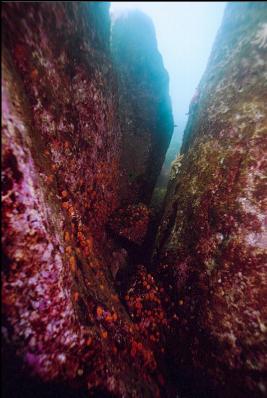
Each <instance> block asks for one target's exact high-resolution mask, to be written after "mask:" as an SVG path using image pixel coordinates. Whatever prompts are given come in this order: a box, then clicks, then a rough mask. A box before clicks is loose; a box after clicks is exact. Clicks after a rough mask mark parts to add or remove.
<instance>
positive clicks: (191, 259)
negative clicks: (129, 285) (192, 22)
mask: <svg viewBox="0 0 267 398" xmlns="http://www.w3.org/2000/svg"><path fill="white" fill-rule="evenodd" d="M266 21H267V6H266V3H259V2H255V3H230V4H229V5H227V7H226V11H225V15H224V19H223V23H222V26H221V29H220V30H219V33H218V35H217V38H216V42H215V44H214V47H213V51H212V54H211V56H210V59H209V63H208V67H207V69H206V71H205V74H204V76H203V78H202V80H201V82H200V85H199V94H198V98H197V99H196V100H195V101H194V104H193V105H192V107H191V109H190V116H189V121H188V125H187V128H186V131H185V135H184V142H183V147H182V154H183V156H182V158H181V162H180V163H181V164H180V165H179V168H178V169H177V170H176V178H175V179H174V180H171V181H170V183H169V188H168V194H167V199H166V207H165V214H164V217H163V219H162V222H161V226H160V230H159V233H158V237H157V248H156V256H155V258H156V263H157V272H158V278H160V279H161V281H162V282H163V283H164V284H165V286H166V287H167V289H168V291H169V293H170V295H171V297H172V300H173V302H176V303H177V305H175V306H174V307H173V311H171V313H170V316H173V317H176V319H178V321H177V326H176V329H175V331H174V333H173V340H172V343H171V351H170V355H171V357H172V358H173V361H174V363H175V364H176V367H177V372H178V373H179V371H180V372H182V371H184V372H185V373H184V375H188V374H190V377H193V380H194V378H195V380H196V382H195V385H197V386H198V388H199V390H200V389H201V388H200V386H201V383H202V382H203V381H204V383H203V384H204V385H205V391H206V393H205V394H203V395H201V394H200V391H198V392H196V393H195V395H194V394H193V396H199V395H198V394H200V396H203V397H204V396H205V397H206V396H208V391H210V393H213V394H215V396H216V397H263V396H266V395H267V380H266V374H267V355H266V353H267V336H266V333H267V296H266V288H267V281H266V275H267V269H266V259H267V253H266V248H267V232H266V224H267V214H266V210H267V203H266V193H267V192H266V166H267V163H266V162H267V159H266V154H267V115H266V92H267V79H266V77H267V76H266V61H267V59H266V48H267V42H266ZM264 32H265V33H264ZM188 369H190V371H189V370H188ZM180 374H181V373H180ZM191 380H192V379H191ZM192 384H193V383H192ZM208 389H209V390H208ZM212 396H213V395H212Z"/></svg>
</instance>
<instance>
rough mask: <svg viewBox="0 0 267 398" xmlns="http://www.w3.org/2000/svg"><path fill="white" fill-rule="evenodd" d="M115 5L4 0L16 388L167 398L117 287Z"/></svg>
mask: <svg viewBox="0 0 267 398" xmlns="http://www.w3.org/2000/svg"><path fill="white" fill-rule="evenodd" d="M108 13H109V7H108V5H107V4H106V3H105V2H100V3H97V2H85V3H83V2H70V3H69V2H52V3H46V2H39V3H19V2H17V3H16V2H15V3H5V4H4V5H3V10H2V22H3V57H2V72H3V74H2V88H3V99H2V107H3V120H2V140H3V148H2V164H3V180H2V189H3V192H2V193H3V196H2V206H3V208H2V216H3V224H2V225H3V241H2V242H3V249H4V254H3V271H2V304H3V307H2V309H3V324H2V325H3V328H2V331H3V335H4V352H3V361H4V367H5V376H4V383H5V386H4V387H5V393H6V395H8V396H12V397H21V396H27V397H28V398H29V397H31V396H36V395H38V396H40V395H43V396H45V397H48V396H53V397H54V396H75V397H77V394H85V392H84V391H86V390H88V391H89V394H91V395H93V396H101V397H104V396H113V395H115V396H123V397H140V396H147V397H157V396H159V391H160V383H159V381H158V375H159V372H158V370H157V369H156V361H155V358H154V354H153V351H152V349H151V348H150V345H149V344H148V343H147V342H146V341H145V340H144V338H143V337H142V335H141V333H140V332H139V331H138V328H136V327H135V325H134V322H133V321H132V320H131V318H130V316H129V314H128V312H127V311H126V309H125V307H124V306H123V305H122V304H121V302H120V298H119V296H118V294H117V292H116V289H115V283H114V279H113V278H112V275H114V272H113V269H114V264H113V262H115V261H117V260H116V259H115V257H116V253H117V254H118V253H119V254H120V247H118V245H117V244H116V243H115V242H114V240H112V239H111V238H110V237H109V235H108V233H107V230H106V227H105V226H106V223H107V221H108V219H109V216H110V214H111V213H112V212H113V211H114V209H116V208H117V207H118V206H119V203H120V201H119V196H118V189H119V175H120V147H121V133H120V128H119V124H118V118H117V109H118V97H117V85H116V77H115V74H114V70H113V68H112V65H111V57H110V53H109V14H108ZM114 253H115V254H114ZM119 254H118V255H117V257H119ZM122 254H123V255H121V257H123V258H122V260H121V261H124V257H125V256H124V253H122ZM118 261H119V260H118ZM133 347H135V349H134V351H133V352H132V348H133ZM131 353H132V354H131ZM133 355H134V360H133ZM22 369H24V370H22ZM43 382H45V383H46V384H42V383H43ZM48 386H49V388H48ZM64 386H65V387H64ZM64 388H65V389H64ZM62 389H63V390H62ZM86 394H88V393H86ZM82 396H84V395H82Z"/></svg>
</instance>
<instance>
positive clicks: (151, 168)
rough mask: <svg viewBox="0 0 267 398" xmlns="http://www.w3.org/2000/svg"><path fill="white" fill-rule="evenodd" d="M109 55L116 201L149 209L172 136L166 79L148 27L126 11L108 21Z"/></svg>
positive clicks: (134, 13)
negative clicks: (114, 92)
mask: <svg viewBox="0 0 267 398" xmlns="http://www.w3.org/2000/svg"><path fill="white" fill-rule="evenodd" d="M112 55H113V59H114V63H115V65H116V69H117V70H118V75H119V77H118V80H119V96H120V100H119V114H120V127H121V131H122V154H121V169H122V170H121V173H122V176H121V184H120V195H121V199H122V200H124V201H125V202H126V203H127V204H128V203H138V202H139V201H141V202H144V203H146V204H149V201H150V199H151V195H152V191H153V188H154V186H155V183H156V180H157V177H158V175H159V173H160V170H161V167H162V164H163V161H164V157H165V153H166V151H167V148H168V146H169V143H170V140H171V136H172V132H173V118H172V111H171V104H170V97H169V93H168V85H169V78H168V73H167V71H166V70H165V68H164V66H163V62H162V57H161V55H160V53H159V51H158V49H157V41H156V34H155V30H154V26H153V23H152V21H151V20H150V19H149V18H148V17H147V16H146V15H144V14H143V13H142V12H140V11H137V10H136V11H131V12H129V13H128V14H125V15H122V16H121V17H119V18H117V19H116V20H115V21H114V24H113V26H112Z"/></svg>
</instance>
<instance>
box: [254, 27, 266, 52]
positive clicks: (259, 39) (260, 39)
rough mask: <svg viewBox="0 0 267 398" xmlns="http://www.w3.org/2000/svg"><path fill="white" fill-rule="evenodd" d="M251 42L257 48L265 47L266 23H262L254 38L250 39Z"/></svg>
mask: <svg viewBox="0 0 267 398" xmlns="http://www.w3.org/2000/svg"><path fill="white" fill-rule="evenodd" d="M252 43H253V44H257V45H258V46H259V48H266V47H267V23H263V24H262V25H261V27H260V29H259V30H258V32H257V34H256V38H255V40H253V41H252Z"/></svg>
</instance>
